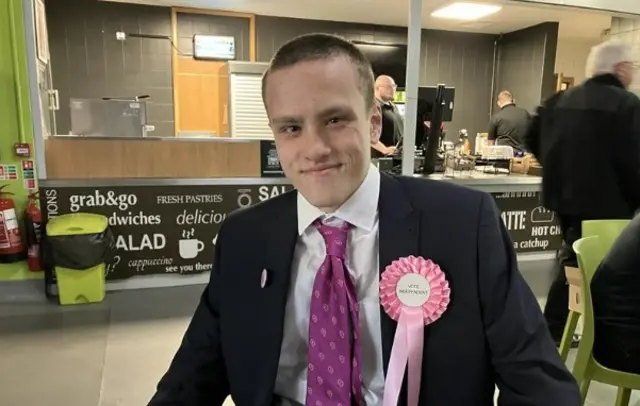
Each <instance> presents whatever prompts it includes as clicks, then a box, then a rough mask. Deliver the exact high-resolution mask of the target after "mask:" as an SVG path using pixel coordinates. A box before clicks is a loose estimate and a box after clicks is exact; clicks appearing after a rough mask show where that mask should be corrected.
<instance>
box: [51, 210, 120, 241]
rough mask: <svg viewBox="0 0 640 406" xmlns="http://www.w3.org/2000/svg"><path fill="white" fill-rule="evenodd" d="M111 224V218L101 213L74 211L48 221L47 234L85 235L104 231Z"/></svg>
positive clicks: (53, 235)
mask: <svg viewBox="0 0 640 406" xmlns="http://www.w3.org/2000/svg"><path fill="white" fill-rule="evenodd" d="M108 226H109V220H107V218H106V217H105V216H103V215H101V214H91V213H72V214H63V215H61V216H57V217H54V218H52V219H51V220H49V221H48V222H47V235H49V236H52V237H55V236H63V235H85V234H97V233H101V232H103V231H104V230H105V229H106V228H107V227H108Z"/></svg>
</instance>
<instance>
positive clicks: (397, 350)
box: [380, 256, 451, 406]
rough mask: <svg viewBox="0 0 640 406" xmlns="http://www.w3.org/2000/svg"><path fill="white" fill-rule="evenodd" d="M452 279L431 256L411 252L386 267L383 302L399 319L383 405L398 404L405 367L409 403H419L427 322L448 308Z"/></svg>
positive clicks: (431, 321) (395, 317)
mask: <svg viewBox="0 0 640 406" xmlns="http://www.w3.org/2000/svg"><path fill="white" fill-rule="evenodd" d="M450 296H451V290H450V289H449V282H448V281H447V279H446V278H445V275H444V273H443V272H442V270H441V269H440V267H439V266H438V265H437V264H435V263H434V262H433V261H431V260H430V259H424V258H422V257H414V256H409V257H406V258H400V259H398V260H395V261H393V262H392V263H391V265H389V266H387V267H386V268H385V271H384V272H383V273H382V278H381V281H380V303H381V304H382V307H383V308H384V311H385V312H386V313H387V314H388V315H389V317H391V318H392V319H393V320H395V321H396V322H397V323H398V327H397V329H396V334H395V337H394V338H393V346H392V347H391V357H390V359H389V366H388V370H387V377H386V379H385V384H384V396H383V400H382V405H383V406H397V404H398V398H399V396H400V390H401V388H402V380H403V378H404V372H405V369H408V373H407V378H408V382H407V386H408V396H407V398H408V402H407V403H408V406H417V405H418V399H419V396H420V379H421V375H422V355H423V346H424V328H425V326H427V325H429V324H431V323H433V322H435V321H437V320H438V319H439V318H440V317H441V316H442V314H443V313H444V312H445V310H447V306H448V305H449V301H450Z"/></svg>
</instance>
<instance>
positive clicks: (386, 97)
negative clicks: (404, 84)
mask: <svg viewBox="0 0 640 406" xmlns="http://www.w3.org/2000/svg"><path fill="white" fill-rule="evenodd" d="M396 89H397V86H396V82H394V81H393V79H385V80H383V81H382V82H381V83H380V84H379V85H378V97H380V100H382V101H385V102H387V101H391V100H393V98H394V97H395V95H396Z"/></svg>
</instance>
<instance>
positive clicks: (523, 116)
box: [489, 90, 531, 152]
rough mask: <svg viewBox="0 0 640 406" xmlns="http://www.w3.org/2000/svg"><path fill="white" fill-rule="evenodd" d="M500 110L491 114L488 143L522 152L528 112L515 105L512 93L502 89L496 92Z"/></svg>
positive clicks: (527, 123)
mask: <svg viewBox="0 0 640 406" xmlns="http://www.w3.org/2000/svg"><path fill="white" fill-rule="evenodd" d="M497 104H498V107H499V108H500V111H498V112H497V113H496V114H494V115H493V117H492V119H491V124H490V125H489V145H508V146H510V147H513V149H514V152H518V151H521V152H524V149H525V147H524V139H525V136H526V134H527V131H529V124H530V120H531V117H530V115H529V112H528V111H527V110H525V109H523V108H520V107H518V106H516V103H515V99H514V98H513V95H512V94H511V93H510V92H509V91H507V90H503V91H501V92H500V94H498V101H497Z"/></svg>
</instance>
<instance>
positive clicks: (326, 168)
mask: <svg viewBox="0 0 640 406" xmlns="http://www.w3.org/2000/svg"><path fill="white" fill-rule="evenodd" d="M341 166H342V165H341V164H335V165H323V166H319V167H317V168H313V169H307V170H306V171H303V173H304V174H305V175H311V176H324V175H328V174H331V173H333V172H334V171H336V170H338V169H339V168H340V167H341Z"/></svg>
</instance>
